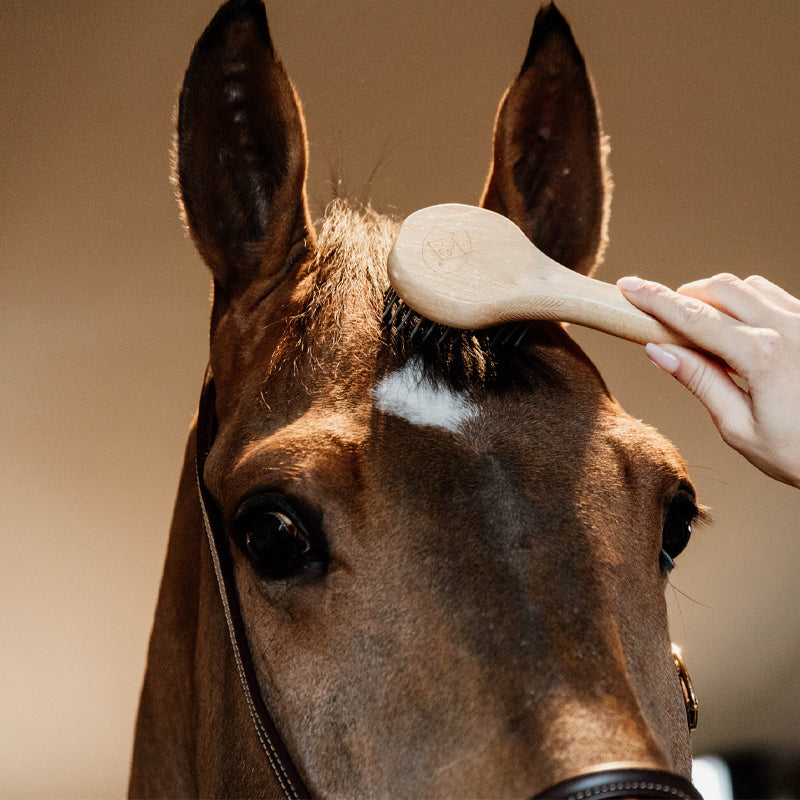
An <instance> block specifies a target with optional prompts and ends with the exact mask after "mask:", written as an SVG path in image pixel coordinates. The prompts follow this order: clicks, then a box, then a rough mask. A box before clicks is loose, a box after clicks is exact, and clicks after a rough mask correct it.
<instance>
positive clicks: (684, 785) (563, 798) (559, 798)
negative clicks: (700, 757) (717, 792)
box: [533, 764, 703, 800]
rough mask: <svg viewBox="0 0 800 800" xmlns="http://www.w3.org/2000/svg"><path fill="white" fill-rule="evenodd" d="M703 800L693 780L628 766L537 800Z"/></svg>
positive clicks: (583, 778)
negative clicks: (634, 799) (662, 799)
mask: <svg viewBox="0 0 800 800" xmlns="http://www.w3.org/2000/svg"><path fill="white" fill-rule="evenodd" d="M630 797H634V798H637V800H659V798H671V800H703V797H702V795H701V794H700V792H698V791H697V789H695V787H694V785H693V784H692V783H691V781H688V780H686V778H684V777H682V776H681V775H677V774H676V773H674V772H666V771H664V770H657V769H643V768H640V767H631V766H627V765H613V764H608V765H603V766H601V767H600V768H599V769H597V770H594V771H593V772H587V773H585V774H583V775H577V776H576V777H574V778H569V779H568V780H565V781H561V783H557V784H556V785H555V786H551V787H550V788H549V789H546V790H545V791H543V792H542V793H541V794H537V795H536V797H534V798H533V800H540V799H541V800H619V798H630Z"/></svg>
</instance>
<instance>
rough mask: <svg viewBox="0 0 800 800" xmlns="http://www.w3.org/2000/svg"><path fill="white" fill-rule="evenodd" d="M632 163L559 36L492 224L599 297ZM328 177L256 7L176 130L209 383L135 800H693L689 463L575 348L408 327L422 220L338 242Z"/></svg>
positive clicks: (371, 217)
mask: <svg viewBox="0 0 800 800" xmlns="http://www.w3.org/2000/svg"><path fill="white" fill-rule="evenodd" d="M607 150H608V148H607V143H606V139H605V136H604V134H603V132H602V129H601V125H600V121H599V115H598V108H597V103H596V100H595V96H594V90H593V87H592V83H591V80H590V78H589V75H588V72H587V69H586V66H585V63H584V59H583V57H582V55H581V53H580V50H579V49H578V46H577V45H576V43H575V41H574V38H573V36H572V33H571V30H570V27H569V25H568V24H567V22H566V21H565V19H564V18H563V17H562V15H561V14H560V12H559V11H558V10H557V9H556V8H555V6H553V5H550V6H546V7H543V8H542V9H541V10H540V11H539V12H538V14H537V16H536V19H535V23H534V27H533V32H532V36H531V39H530V45H529V48H528V51H527V53H526V55H525V58H524V61H523V64H522V68H521V70H520V72H519V75H518V76H517V78H516V79H515V80H514V82H513V83H512V84H511V86H510V87H509V88H508V90H507V92H506V93H505V95H504V97H503V98H502V100H501V103H500V106H499V111H498V113H497V117H496V123H495V129H494V140H493V161H492V164H491V167H490V172H489V176H488V179H487V182H486V186H485V190H484V192H483V196H482V198H481V199H480V203H481V205H482V206H484V207H485V208H488V209H491V210H493V211H496V212H498V213H501V214H504V215H505V216H507V217H508V218H510V219H511V220H512V221H513V222H515V223H516V224H517V225H518V226H519V227H520V228H521V229H522V230H523V231H524V232H525V234H526V235H527V236H528V237H529V238H530V239H531V240H532V241H533V242H534V243H535V244H536V245H537V246H538V247H539V248H540V249H541V250H543V251H545V252H546V253H547V254H548V255H550V256H551V257H553V258H554V259H556V260H557V261H559V262H560V263H562V264H564V265H566V266H568V267H570V268H572V269H575V270H577V271H579V272H581V273H584V274H588V273H590V272H591V271H592V270H593V269H594V268H595V266H596V265H597V264H598V263H599V262H600V260H601V259H602V255H603V251H604V248H605V245H606V238H607V237H606V232H607V223H608V214H609V198H610V176H609V172H608V169H607V166H606V160H607ZM306 169H307V142H306V131H305V122H304V118H303V115H302V111H301V107H300V102H299V100H298V98H297V96H296V93H295V90H294V88H293V86H292V83H291V82H290V79H289V77H288V76H287V73H286V71H285V69H284V67H283V65H282V62H281V61H280V59H279V57H278V55H277V54H276V50H275V48H274V45H273V42H272V39H271V36H270V32H269V26H268V22H267V17H266V13H265V11H264V8H263V5H262V3H261V0H231V2H228V3H226V4H225V5H224V6H223V7H222V8H221V9H220V10H219V11H218V12H217V14H216V16H215V17H214V18H213V20H212V21H211V22H210V24H209V25H208V27H207V28H206V30H205V32H204V33H203V34H202V36H201V38H200V39H199V40H198V42H197V44H196V46H195V48H194V51H193V53H192V56H191V59H190V62H189V66H188V69H187V72H186V75H185V79H184V82H183V87H182V90H181V94H180V101H179V111H178V133H177V144H176V176H177V185H178V189H179V195H180V201H181V203H182V209H183V215H184V220H185V223H186V226H187V227H188V230H189V232H190V234H191V236H192V238H193V240H194V242H195V243H196V246H197V249H198V251H199V253H200V255H201V257H202V259H203V260H204V261H205V263H206V265H207V266H208V267H209V269H210V271H211V276H212V278H213V301H212V310H211V323H210V354H209V367H208V372H207V375H206V379H205V381H204V383H203V392H202V396H201V401H200V408H199V412H198V416H197V417H196V419H195V422H194V423H193V425H192V427H191V429H190V433H189V437H188V442H187V446H186V454H185V461H184V465H183V470H182V473H181V478H180V484H179V487H178V492H177V499H176V503H175V509H174V516H173V521H172V525H171V530H170V534H169V542H168V548H167V554H166V561H165V566H164V572H163V578H162V583H161V588H160V592H159V598H158V603H157V608H156V614H155V621H154V625H153V630H152V635H151V639H150V644H149V653H148V663H147V668H146V673H145V677H144V683H143V688H142V693H141V699H140V706H139V712H138V718H137V723H136V732H135V741H134V748H133V757H132V766H131V774H130V784H129V792H130V795H131V796H133V797H144V796H168V797H179V796H226V797H234V796H247V797H256V796H259V797H261V796H265V797H277V796H286V797H302V796H313V797H320V798H322V797H325V798H329V797H365V798H366V797H426V798H438V797H451V798H452V797H509V798H510V797H519V798H523V797H531V796H533V795H537V794H540V793H542V792H544V793H545V794H546V795H547V796H565V797H566V796H573V795H574V796H584V797H589V796H591V797H606V796H609V797H610V796H624V797H651V796H653V797H656V796H658V797H661V796H669V797H696V796H699V795H696V794H694V793H693V791H694V790H693V787H692V786H691V784H690V782H689V781H690V775H691V752H690V751H691V744H690V732H689V727H688V725H687V711H686V707H685V702H684V701H685V689H686V686H685V682H682V680H681V676H680V675H679V672H678V670H676V665H675V661H674V659H673V655H672V652H671V647H670V636H669V630H668V622H667V610H666V603H665V597H664V595H665V588H666V585H667V581H668V577H669V572H670V569H671V568H672V566H673V564H674V559H675V558H676V557H677V556H678V555H679V553H680V552H681V551H682V550H683V548H684V547H685V546H686V544H687V542H688V539H689V535H690V532H691V525H692V522H693V520H694V519H695V518H696V517H697V516H698V513H699V512H698V504H697V501H696V498H695V490H694V488H693V487H692V483H691V479H690V477H689V474H688V471H687V468H686V465H685V464H684V462H683V461H682V459H681V457H680V456H679V455H678V453H677V451H676V450H675V448H674V447H673V446H672V445H671V444H670V443H669V442H668V441H667V440H666V439H664V438H662V436H661V435H660V434H658V433H657V432H656V431H655V430H653V429H652V428H650V427H648V426H647V425H645V424H644V423H642V422H640V421H639V420H636V419H633V418H632V417H631V416H629V415H628V414H627V413H626V412H625V411H624V410H623V409H622V408H621V407H620V405H619V404H618V403H617V402H616V400H614V398H613V397H612V396H611V394H610V393H609V391H608V389H607V387H606V385H605V383H604V382H603V379H602V378H601V376H600V374H599V372H598V371H597V369H596V368H595V366H594V365H593V364H592V362H591V361H590V360H589V358H588V357H587V356H586V355H585V354H584V353H583V351H582V350H581V349H580V348H579V347H578V345H577V344H576V343H575V342H574V341H573V340H572V339H571V338H570V336H569V335H568V333H567V331H566V330H565V328H564V326H563V325H561V324H559V323H557V322H551V321H547V322H536V323H530V324H529V325H528V327H527V330H526V334H525V336H524V338H523V339H522V341H521V342H519V343H517V342H516V341H515V342H513V343H512V344H508V342H507V338H506V337H500V338H498V337H497V336H494V335H489V334H490V333H491V332H489V333H486V332H469V331H467V332H456V331H451V332H450V335H448V336H445V337H442V339H441V340H437V341H435V342H432V343H431V342H430V341H429V342H427V343H425V344H424V345H423V344H418V343H415V342H414V341H411V340H410V339H409V338H408V337H406V336H404V334H403V332H402V331H398V330H396V329H394V328H392V327H391V326H387V325H386V324H385V323H384V322H383V321H382V310H383V304H384V296H385V294H386V292H387V288H388V279H387V274H386V258H387V253H388V251H389V250H390V248H391V246H392V243H393V241H394V239H395V237H396V235H397V232H398V226H399V224H400V222H399V221H398V220H397V219H395V218H392V217H386V216H383V215H381V214H379V213H378V212H377V211H375V210H374V209H373V208H371V207H370V206H369V205H358V204H353V203H348V202H347V201H346V200H343V199H336V200H334V201H333V202H332V203H331V205H330V206H329V208H328V209H327V211H326V213H325V217H324V219H323V220H322V221H321V222H320V223H318V224H317V225H316V226H315V225H314V224H312V221H311V218H310V214H309V210H308V202H307V198H306V188H305V182H306ZM198 377H199V376H198ZM595 775H599V776H600V778H597V779H594V778H593V776H595ZM580 780H584V781H585V780H589V782H590V785H589V789H588V790H586V791H587V792H588V794H587V793H585V794H582V795H581V794H577V795H576V794H575V792H576V791H577V790H576V788H575V787H576V786H577V783H576V781H580ZM592 780H594V782H593V783H592ZM564 785H565V786H566V787H567V789H564V790H563V793H560V792H561V791H562V790H561V789H557V787H559V786H564ZM609 787H611V788H609ZM615 787H616V788H615ZM601 789H602V791H601ZM603 791H605V792H606V793H605V794H604V793H603ZM614 791H616V794H615V793H614Z"/></svg>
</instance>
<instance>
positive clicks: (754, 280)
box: [744, 275, 769, 286]
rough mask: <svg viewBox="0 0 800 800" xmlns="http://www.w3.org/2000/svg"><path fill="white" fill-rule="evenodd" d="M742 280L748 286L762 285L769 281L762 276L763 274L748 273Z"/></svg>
mask: <svg viewBox="0 0 800 800" xmlns="http://www.w3.org/2000/svg"><path fill="white" fill-rule="evenodd" d="M744 282H745V283H746V284H747V285H748V286H763V285H764V284H765V283H769V281H768V280H767V279H766V278H765V277H763V275H748V276H747V277H746V278H745V279H744Z"/></svg>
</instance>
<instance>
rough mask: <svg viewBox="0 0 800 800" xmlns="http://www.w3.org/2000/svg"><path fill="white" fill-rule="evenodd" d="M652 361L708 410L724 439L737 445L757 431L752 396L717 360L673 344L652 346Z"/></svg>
mask: <svg viewBox="0 0 800 800" xmlns="http://www.w3.org/2000/svg"><path fill="white" fill-rule="evenodd" d="M645 351H646V353H647V355H648V357H649V358H650V360H651V361H652V362H653V363H654V364H655V365H656V366H657V367H658V368H659V369H662V370H664V372H667V373H669V374H670V375H672V376H673V377H674V378H675V379H676V380H677V381H678V382H679V383H682V384H683V385H684V386H685V387H686V388H687V389H688V390H689V391H690V392H691V393H692V394H693V395H694V396H695V397H696V398H697V399H698V400H699V401H700V402H701V403H702V404H703V405H704V406H705V407H706V408H707V409H708V413H709V414H711V419H712V420H713V422H714V425H716V427H717V430H718V431H719V432H720V434H721V435H722V438H723V439H724V440H725V441H726V442H727V443H728V444H730V445H732V446H736V444H738V443H741V442H742V441H743V440H746V439H747V438H748V432H749V431H751V430H752V428H753V413H752V408H751V404H750V395H749V394H748V393H747V392H745V391H744V390H742V389H740V388H739V387H738V386H737V385H736V383H735V382H734V381H733V379H732V378H731V376H730V375H729V374H728V373H727V372H726V370H725V369H724V368H723V367H722V366H721V365H720V364H718V363H717V362H716V361H712V360H711V359H709V358H706V357H705V356H704V355H702V354H701V353H698V352H697V351H695V350H689V349H688V348H686V347H680V346H679V345H672V344H661V345H658V344H648V345H647V346H646V347H645Z"/></svg>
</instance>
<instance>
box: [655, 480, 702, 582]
mask: <svg viewBox="0 0 800 800" xmlns="http://www.w3.org/2000/svg"><path fill="white" fill-rule="evenodd" d="M697 514H698V510H697V505H696V503H695V500H694V497H693V495H692V494H690V493H689V492H687V491H686V490H682V491H680V492H678V494H676V495H675V497H674V498H673V499H672V501H671V502H670V504H669V506H667V509H666V513H665V515H664V525H663V529H662V533H661V557H660V561H661V568H662V570H663V571H664V572H671V571H672V569H673V568H674V566H675V559H676V558H677V557H678V556H679V555H680V554H681V553H682V552H683V551H684V550H685V549H686V545H688V544H689V539H690V538H691V536H692V522H694V519H695V517H697Z"/></svg>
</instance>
